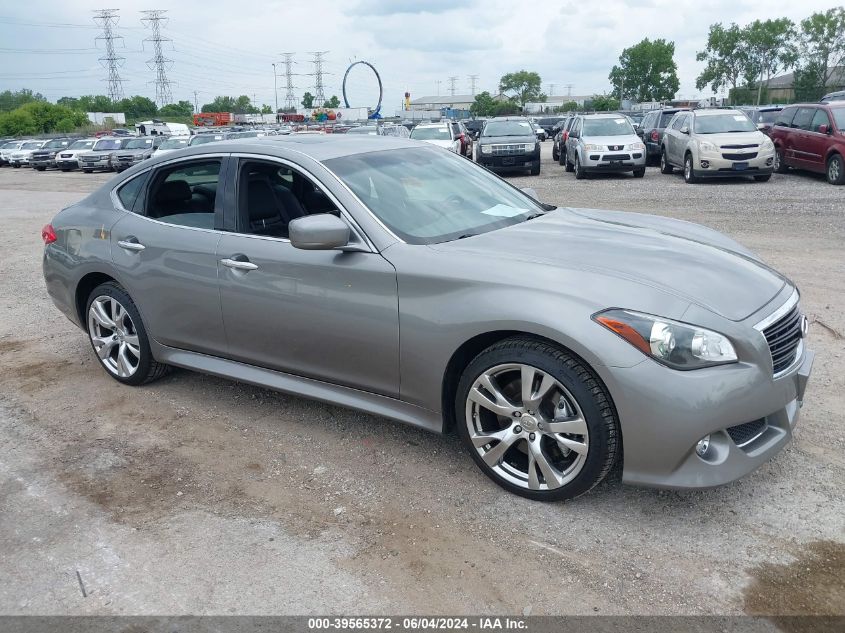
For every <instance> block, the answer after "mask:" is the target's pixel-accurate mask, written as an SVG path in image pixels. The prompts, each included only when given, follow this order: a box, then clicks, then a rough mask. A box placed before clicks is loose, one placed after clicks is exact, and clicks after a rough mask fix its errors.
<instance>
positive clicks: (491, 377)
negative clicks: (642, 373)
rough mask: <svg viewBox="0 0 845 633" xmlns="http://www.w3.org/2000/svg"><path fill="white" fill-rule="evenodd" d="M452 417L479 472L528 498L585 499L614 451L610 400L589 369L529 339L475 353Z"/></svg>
mask: <svg viewBox="0 0 845 633" xmlns="http://www.w3.org/2000/svg"><path fill="white" fill-rule="evenodd" d="M455 415H456V419H457V421H458V433H459V434H460V436H461V440H462V441H463V443H464V445H465V446H466V447H467V449H468V450H469V451H470V454H471V455H472V457H473V459H474V460H475V462H476V463H477V464H478V466H479V467H480V468H481V470H482V471H484V473H485V474H486V475H487V476H488V477H490V478H491V479H492V480H493V481H495V482H496V483H497V484H499V485H500V486H502V487H503V488H505V489H506V490H508V491H510V492H513V493H515V494H518V495H521V496H523V497H528V498H529V499H536V500H540V501H559V500H563V499H571V498H573V497H577V496H578V495H581V494H584V493H585V492H587V491H589V490H590V489H591V488H593V487H594V486H595V485H596V484H598V483H599V482H600V481H601V480H602V479H604V477H605V476H606V475H607V473H608V472H609V471H610V469H611V467H612V466H613V463H614V461H615V460H616V457H617V453H618V451H619V448H620V440H619V428H618V424H617V421H616V417H615V414H614V410H613V407H612V405H611V403H610V398H609V396H608V394H607V392H606V391H605V389H604V387H603V386H602V385H601V384H600V383H599V382H598V380H597V379H596V377H595V375H594V374H593V373H592V371H591V370H590V369H589V368H588V367H587V366H586V365H584V364H583V363H582V362H581V361H580V360H579V359H577V358H575V357H574V356H572V355H571V354H569V353H567V352H566V351H564V350H562V349H559V348H557V347H555V346H553V345H550V344H547V343H544V342H540V341H534V340H531V339H523V338H512V339H507V340H505V341H502V342H500V343H497V344H495V345H493V346H491V347H489V348H487V349H486V350H485V351H483V352H482V353H481V354H479V355H478V356H477V357H476V358H475V359H474V360H473V361H472V362H471V363H470V364H469V366H468V367H467V368H466V370H465V371H464V373H463V375H462V376H461V380H460V383H459V385H458V393H457V398H456V402H455Z"/></svg>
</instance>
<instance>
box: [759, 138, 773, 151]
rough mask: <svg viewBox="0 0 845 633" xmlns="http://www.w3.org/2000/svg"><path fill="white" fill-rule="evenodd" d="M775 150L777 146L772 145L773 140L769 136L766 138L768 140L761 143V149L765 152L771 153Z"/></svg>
mask: <svg viewBox="0 0 845 633" xmlns="http://www.w3.org/2000/svg"><path fill="white" fill-rule="evenodd" d="M774 148H775V144H774V143H772V139H770V138H769V137H768V136H767V137H766V139H765V140H764V141H763V142H762V143H760V149H761V150H763V151H764V152H770V151H772V150H773V149H774Z"/></svg>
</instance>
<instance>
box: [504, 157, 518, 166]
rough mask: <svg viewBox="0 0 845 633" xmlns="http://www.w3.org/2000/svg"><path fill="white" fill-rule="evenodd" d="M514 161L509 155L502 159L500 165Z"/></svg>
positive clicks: (510, 163) (511, 163)
mask: <svg viewBox="0 0 845 633" xmlns="http://www.w3.org/2000/svg"><path fill="white" fill-rule="evenodd" d="M514 162H515V160H514V158H513V157H512V156H511V157H509V158H503V159H502V165H513V164H514Z"/></svg>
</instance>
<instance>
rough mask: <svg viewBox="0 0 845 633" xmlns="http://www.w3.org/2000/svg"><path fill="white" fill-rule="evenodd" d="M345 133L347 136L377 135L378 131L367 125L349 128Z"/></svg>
mask: <svg viewBox="0 0 845 633" xmlns="http://www.w3.org/2000/svg"><path fill="white" fill-rule="evenodd" d="M346 133H347V134H372V135H376V134H378V129H377V128H376V127H374V126H372V125H367V126H363V127H353V128H350V129H349V130H348V131H347V132H346Z"/></svg>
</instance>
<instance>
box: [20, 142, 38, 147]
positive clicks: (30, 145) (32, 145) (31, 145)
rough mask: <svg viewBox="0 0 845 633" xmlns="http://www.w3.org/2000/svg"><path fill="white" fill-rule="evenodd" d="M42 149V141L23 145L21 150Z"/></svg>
mask: <svg viewBox="0 0 845 633" xmlns="http://www.w3.org/2000/svg"><path fill="white" fill-rule="evenodd" d="M39 147H41V141H30V142H29V143H24V144H23V145H21V149H38V148H39Z"/></svg>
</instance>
